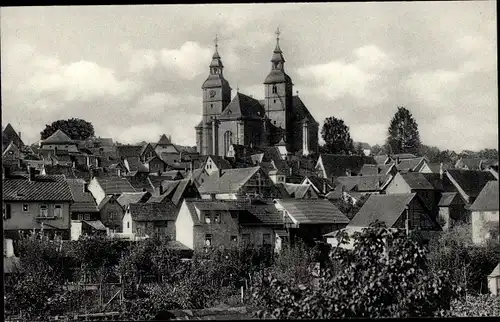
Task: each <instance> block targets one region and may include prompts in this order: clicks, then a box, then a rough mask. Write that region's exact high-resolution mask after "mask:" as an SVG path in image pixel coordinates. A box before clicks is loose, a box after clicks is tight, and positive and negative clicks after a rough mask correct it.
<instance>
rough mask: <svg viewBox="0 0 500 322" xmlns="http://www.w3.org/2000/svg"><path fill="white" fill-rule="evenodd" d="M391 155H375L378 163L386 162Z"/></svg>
mask: <svg viewBox="0 0 500 322" xmlns="http://www.w3.org/2000/svg"><path fill="white" fill-rule="evenodd" d="M388 158H389V157H388V156H387V155H376V156H374V157H373V159H374V160H375V162H376V163H377V164H385V162H386V161H387V159H388Z"/></svg>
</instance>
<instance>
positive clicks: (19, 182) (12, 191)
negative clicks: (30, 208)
mask: <svg viewBox="0 0 500 322" xmlns="http://www.w3.org/2000/svg"><path fill="white" fill-rule="evenodd" d="M2 193H3V200H5V201H72V200H73V196H72V195H71V190H70V187H69V185H68V183H67V182H66V180H65V178H64V176H40V175H39V176H36V177H35V180H34V181H31V182H30V181H29V180H27V179H4V180H3V189H2Z"/></svg>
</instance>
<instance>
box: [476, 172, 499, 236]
mask: <svg viewBox="0 0 500 322" xmlns="http://www.w3.org/2000/svg"><path fill="white" fill-rule="evenodd" d="M499 193H500V191H499V189H498V181H496V180H495V181H488V182H487V183H486V184H485V186H484V188H483V189H482V190H481V192H480V193H479V195H478V196H477V198H476V200H475V201H474V203H473V204H472V205H471V206H470V211H471V225H472V242H473V243H475V244H482V243H484V242H486V241H487V240H494V241H500V239H499V232H500V220H499V219H500V215H499V211H500V207H499Z"/></svg>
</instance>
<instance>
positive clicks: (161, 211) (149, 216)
mask: <svg viewBox="0 0 500 322" xmlns="http://www.w3.org/2000/svg"><path fill="white" fill-rule="evenodd" d="M177 212H178V211H177V209H176V207H175V205H174V204H172V203H170V202H165V203H131V204H130V214H131V215H132V219H133V220H134V221H164V220H176V219H177Z"/></svg>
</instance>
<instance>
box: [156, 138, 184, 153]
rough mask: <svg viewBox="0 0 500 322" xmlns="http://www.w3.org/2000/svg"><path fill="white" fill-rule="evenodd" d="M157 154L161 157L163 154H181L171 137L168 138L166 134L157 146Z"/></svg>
mask: <svg viewBox="0 0 500 322" xmlns="http://www.w3.org/2000/svg"><path fill="white" fill-rule="evenodd" d="M155 152H156V154H158V155H160V154H162V153H172V154H179V150H177V148H176V147H175V145H174V144H172V140H171V137H170V136H169V137H168V138H167V136H166V135H165V134H162V136H161V137H160V140H159V141H158V143H156V146H155Z"/></svg>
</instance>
